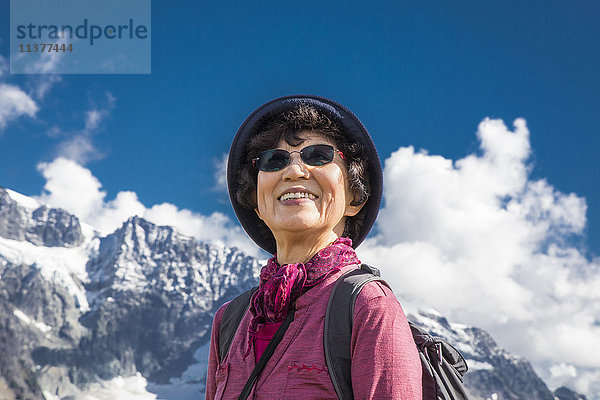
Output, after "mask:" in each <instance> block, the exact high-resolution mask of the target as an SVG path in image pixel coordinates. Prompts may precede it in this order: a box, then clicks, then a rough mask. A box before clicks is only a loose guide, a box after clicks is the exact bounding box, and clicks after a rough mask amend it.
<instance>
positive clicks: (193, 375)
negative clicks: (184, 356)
mask: <svg viewBox="0 0 600 400" xmlns="http://www.w3.org/2000/svg"><path fill="white" fill-rule="evenodd" d="M209 348H210V342H208V343H206V344H205V345H203V346H201V347H200V348H198V349H197V350H196V352H195V353H194V359H195V360H196V361H197V363H195V364H192V365H190V366H189V367H188V368H187V369H186V370H185V371H184V373H183V374H181V376H180V377H179V378H173V379H171V380H170V382H169V383H168V384H166V385H159V384H156V383H149V384H148V387H147V389H148V390H149V391H150V392H152V393H156V394H157V395H158V399H165V400H166V399H169V400H171V399H177V400H198V399H202V398H204V394H205V393H204V390H205V387H206V372H207V366H208V349H209Z"/></svg>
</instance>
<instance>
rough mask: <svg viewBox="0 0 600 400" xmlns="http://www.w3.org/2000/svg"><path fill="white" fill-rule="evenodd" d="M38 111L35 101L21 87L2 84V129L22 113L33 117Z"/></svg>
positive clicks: (0, 87) (0, 127)
mask: <svg viewBox="0 0 600 400" xmlns="http://www.w3.org/2000/svg"><path fill="white" fill-rule="evenodd" d="M37 111H38V106H37V105H36V104H35V101H33V100H32V99H31V97H29V96H28V95H27V93H25V92H24V91H22V90H21V89H20V88H19V87H17V86H13V85H7V84H4V83H2V84H0V129H3V128H5V127H6V125H7V123H8V122H9V121H11V120H14V119H16V118H18V117H20V116H22V115H28V116H30V117H33V116H34V115H35V113H36V112H37Z"/></svg>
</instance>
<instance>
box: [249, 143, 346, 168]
mask: <svg viewBox="0 0 600 400" xmlns="http://www.w3.org/2000/svg"><path fill="white" fill-rule="evenodd" d="M336 152H338V153H339V154H340V157H341V158H342V160H343V159H344V153H342V152H341V151H339V150H336V149H334V148H333V146H330V145H328V144H313V145H310V146H306V147H305V148H303V149H302V150H300V151H286V150H282V149H271V150H265V151H263V152H262V153H260V154H259V155H258V156H257V157H256V158H253V159H252V166H253V167H254V168H256V169H258V170H259V171H265V172H273V171H279V170H281V169H284V168H285V167H287V166H288V165H290V162H291V160H292V157H291V154H292V153H300V158H301V159H302V162H304V164H306V165H312V166H314V167H320V166H321V165H325V164H329V163H330V162H332V161H333V157H334V156H335V153H336Z"/></svg>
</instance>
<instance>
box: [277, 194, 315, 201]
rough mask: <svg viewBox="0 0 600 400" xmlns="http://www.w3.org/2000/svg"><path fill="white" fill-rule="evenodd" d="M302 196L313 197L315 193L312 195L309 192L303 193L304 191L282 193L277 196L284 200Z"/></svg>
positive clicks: (301, 197)
mask: <svg viewBox="0 0 600 400" xmlns="http://www.w3.org/2000/svg"><path fill="white" fill-rule="evenodd" d="M303 198H308V199H314V198H315V195H313V194H311V193H305V192H296V193H284V194H283V195H282V196H281V197H280V198H279V200H281V201H286V200H289V199H303Z"/></svg>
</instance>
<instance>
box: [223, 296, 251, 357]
mask: <svg viewBox="0 0 600 400" xmlns="http://www.w3.org/2000/svg"><path fill="white" fill-rule="evenodd" d="M257 289H258V286H256V287H253V288H252V289H250V290H247V291H245V292H244V293H242V294H240V295H239V296H238V297H236V298H235V299H233V300H231V302H230V303H229V305H228V306H227V308H226V309H225V311H224V312H223V317H222V318H221V325H220V327H219V362H223V360H224V359H225V357H226V356H227V353H229V347H231V342H232V341H233V337H234V336H235V333H236V332H237V329H238V327H239V326H240V322H242V318H244V315H245V314H246V311H248V308H249V307H250V299H251V298H252V295H253V294H254V292H256V290H257Z"/></svg>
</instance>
